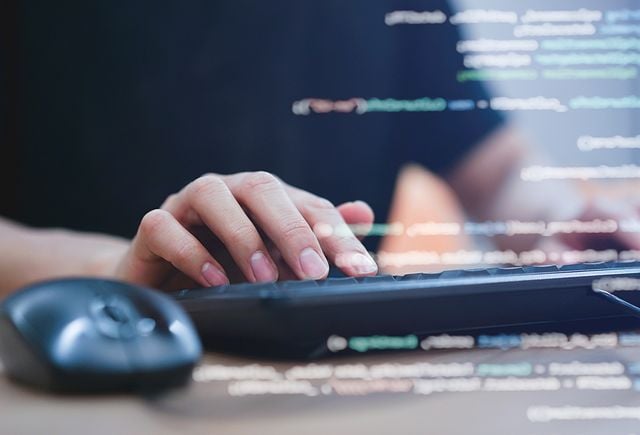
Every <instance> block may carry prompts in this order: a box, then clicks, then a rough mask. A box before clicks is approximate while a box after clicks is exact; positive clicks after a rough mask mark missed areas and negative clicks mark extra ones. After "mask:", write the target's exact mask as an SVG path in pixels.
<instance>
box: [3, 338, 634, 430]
mask: <svg viewBox="0 0 640 435" xmlns="http://www.w3.org/2000/svg"><path fill="white" fill-rule="evenodd" d="M613 335H614V337H616V338H617V336H616V335H615V334H613ZM638 337H640V336H638ZM604 338H605V340H602V339H600V340H599V341H598V342H599V343H600V344H602V345H597V346H596V347H595V348H594V349H586V348H584V346H583V345H584V344H585V342H584V341H582V342H580V341H578V342H577V343H578V346H575V347H576V348H574V349H573V350H566V349H544V348H537V349H532V348H530V349H526V350H523V349H521V348H512V349H509V350H501V349H473V350H463V351H451V350H448V351H440V350H438V351H422V350H418V351H413V352H404V353H395V354H368V355H355V356H346V357H334V358H331V359H328V360H321V361H318V362H316V365H315V366H311V369H312V370H311V369H310V367H309V366H306V369H307V372H306V373H303V372H301V370H302V366H303V365H304V364H300V363H283V362H269V361H262V360H260V361H259V360H255V359H246V358H238V357H231V356H228V355H221V354H208V355H206V356H205V358H204V359H203V361H202V363H201V365H200V366H199V368H198V369H197V371H196V372H194V375H195V377H196V378H198V379H199V381H197V382H195V381H194V382H192V383H191V384H190V385H189V386H188V387H186V388H184V389H182V390H176V391H173V392H171V393H168V394H165V395H163V396H161V397H149V398H141V397H132V396H126V395H113V396H106V397H105V396H93V397H86V396H52V395H48V394H42V393H39V392H36V391H32V390H28V389H24V388H22V387H19V386H16V385H14V384H12V383H10V382H9V381H7V380H6V379H5V378H4V377H0V414H1V415H2V422H1V423H0V432H1V433H3V434H18V433H20V434H23V433H56V434H58V433H59V434H75V433H78V434H80V433H97V434H103V433H104V434H109V435H113V434H129V433H132V434H137V433H141V434H142V433H153V434H168V433H183V434H184V433H194V434H196V433H197V434H200V433H219V434H271V433H274V434H279V435H288V434H323V435H326V434H341V433H348V434H360V433H363V434H364V433H367V434H378V433H380V434H470V433H474V434H475V433H479V434H503V433H504V434H516V433H517V434H556V433H557V434H572V433H580V434H618V433H619V434H633V433H640V392H639V391H638V389H640V383H639V382H638V379H640V375H639V374H638V373H640V365H639V364H636V362H640V344H638V345H635V344H634V345H629V344H628V343H629V341H628V340H627V344H625V345H619V344H618V345H617V346H616V347H613V348H611V347H609V346H610V341H609V344H607V337H604ZM609 338H611V337H610V336H609ZM580 343H581V344H580ZM587 345H588V343H587ZM575 361H581V364H576V363H575ZM572 362H573V363H572ZM385 364H387V365H385ZM388 364H396V365H395V366H390V365H388ZM571 364H573V365H571ZM247 365H252V366H251V367H250V368H249V369H247V368H246V366H247ZM293 366H297V367H298V368H297V371H296V372H293V371H290V372H289V375H290V377H292V378H295V377H297V378H298V379H305V378H306V379H308V378H309V377H316V379H315V380H311V381H304V380H303V382H302V383H301V384H300V385H307V386H308V385H311V386H313V388H314V391H315V393H317V395H315V396H309V395H306V394H303V393H300V391H303V390H304V388H303V389H302V390H301V389H300V385H297V384H295V383H293V384H292V385H291V386H289V387H287V388H289V389H290V390H291V389H294V390H295V389H296V388H297V389H298V392H299V393H298V394H276V395H274V394H271V395H256V394H248V393H249V392H250V390H253V392H254V393H255V392H256V391H258V390H260V389H261V388H262V389H263V390H264V389H265V388H271V389H272V390H273V389H280V392H281V393H282V388H283V385H284V384H283V382H285V381H284V379H285V376H284V375H285V374H286V373H287V370H289V369H291V368H292V367H293ZM231 367H245V368H244V369H242V370H238V369H235V371H234V370H232V369H230V368H231ZM469 367H471V368H470V369H469ZM243 370H244V371H243ZM323 370H324V371H325V372H323ZM326 370H331V374H330V377H331V379H327V378H326V374H327V372H326ZM363 370H364V371H363ZM469 370H471V371H470V372H469ZM249 371H253V373H252V374H250V373H249ZM569 372H573V373H574V375H569V374H568V373H569ZM269 373H271V374H269ZM363 373H368V375H371V376H373V377H374V378H375V379H377V383H376V382H374V381H373V380H371V379H370V380H368V381H366V380H364V381H363V380H362V379H359V378H361V377H362V376H361V375H362V374H363ZM464 373H468V374H470V375H469V376H461V375H462V374H464ZM563 373H564V374H563ZM576 373H581V375H580V376H575V374H576ZM249 375H250V376H249ZM232 378H235V380H234V379H232ZM251 378H261V379H262V381H259V382H257V383H256V382H253V384H251V381H249V380H248V379H251ZM394 378H395V381H394ZM214 379H218V380H214ZM269 379H271V380H269ZM274 379H276V381H274ZM277 379H280V380H277ZM536 379H537V381H536ZM354 381H356V382H354ZM340 382H342V383H340ZM268 385H270V387H268ZM322 385H325V386H324V387H322ZM327 385H332V386H333V387H332V388H331V389H329V387H328V386H327ZM366 389H368V390H369V391H372V390H376V389H377V390H381V389H382V390H384V389H387V390H395V392H386V393H380V392H379V393H371V394H363V395H357V394H359V393H360V394H361V393H364V392H365V391H364V390H366ZM438 389H440V390H449V391H448V392H438V391H437V390H438ZM513 389H515V390H521V391H506V390H513ZM528 389H534V390H535V389H538V390H539V389H546V390H547V391H522V390H528ZM338 390H340V393H341V394H343V395H342V396H341V395H339V394H337V391H338ZM429 390H436V391H433V392H431V393H430V394H427V393H428V392H429ZM460 390H469V391H466V392H463V391H460ZM230 391H234V394H236V395H237V394H241V395H240V396H231V395H230V394H229V392H230ZM263 392H264V391H263ZM310 392H312V390H308V391H307V393H310ZM242 394H244V395H242ZM354 394H356V395H354ZM567 406H572V407H574V408H573V409H570V408H566V407H567ZM616 406H618V408H615V407H616ZM540 407H547V408H540ZM575 407H579V408H575ZM554 409H555V411H553V410H554ZM594 416H595V417H597V418H593V417H594ZM545 418H547V419H548V418H550V419H551V420H549V421H545ZM558 418H564V419H567V418H568V419H567V420H558Z"/></svg>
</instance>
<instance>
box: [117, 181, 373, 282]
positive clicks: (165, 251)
mask: <svg viewBox="0 0 640 435" xmlns="http://www.w3.org/2000/svg"><path fill="white" fill-rule="evenodd" d="M372 222H373V212H372V211H371V208H370V207H369V206H368V205H367V204H365V203H364V202H361V201H357V202H350V203H345V204H342V205H341V206H339V207H334V206H333V204H331V203H330V202H329V201H327V200H326V199H323V198H320V197H318V196H315V195H313V194H311V193H309V192H306V191H303V190H300V189H297V188H294V187H292V186H288V185H287V184H285V183H284V182H282V181H281V180H279V179H278V178H276V177H275V176H273V175H271V174H269V173H266V172H246V173H239V174H234V175H216V174H207V175H204V176H202V177H200V178H198V179H196V180H195V181H193V182H191V183H190V184H188V185H187V186H186V187H184V188H183V189H182V190H181V191H180V192H178V193H176V194H174V195H171V196H170V197H169V198H167V200H166V201H165V202H164V204H163V205H162V206H161V207H160V209H157V210H152V211H150V212H149V213H147V214H146V215H145V216H144V217H143V219H142V221H141V222H140V226H139V229H138V232H137V234H136V236H135V238H134V239H133V241H132V242H131V244H130V246H129V249H128V250H127V252H126V253H125V254H124V256H123V257H122V258H121V259H120V260H119V262H118V264H117V266H116V268H115V275H116V277H117V278H119V279H122V280H125V281H130V282H134V283H138V284H142V285H147V286H150V287H154V288H159V289H165V290H170V289H178V288H185V287H194V286H196V287H197V286H205V287H208V286H215V285H222V284H226V283H229V281H230V280H231V281H236V280H246V281H250V282H263V281H275V280H277V279H279V278H280V279H293V278H299V279H320V278H325V277H326V276H327V273H328V271H329V264H328V261H327V259H328V260H329V261H331V262H333V263H334V264H336V265H337V266H338V267H340V269H341V270H342V271H343V272H344V273H345V274H347V275H350V276H362V275H373V274H375V273H376V272H377V266H376V264H375V262H374V261H373V259H372V258H371V257H370V256H369V254H368V252H367V250H366V249H365V248H364V246H363V245H362V244H361V243H360V241H359V240H358V239H357V238H356V237H355V236H354V235H353V233H352V232H351V231H350V230H349V229H348V226H347V224H365V225H366V224H371V223H372ZM314 230H315V232H314Z"/></svg>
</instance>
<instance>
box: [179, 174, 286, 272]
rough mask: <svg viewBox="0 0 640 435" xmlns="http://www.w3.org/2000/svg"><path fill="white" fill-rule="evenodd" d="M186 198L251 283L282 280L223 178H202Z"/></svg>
mask: <svg viewBox="0 0 640 435" xmlns="http://www.w3.org/2000/svg"><path fill="white" fill-rule="evenodd" d="M186 198H187V200H188V202H189V204H190V205H191V208H193V210H194V211H195V212H196V213H197V214H198V216H199V217H200V219H202V221H203V222H204V224H205V225H206V226H207V227H208V228H209V229H210V230H211V231H212V232H213V233H214V234H215V235H216V236H217V237H218V238H219V239H220V241H221V242H222V243H223V244H224V246H225V247H226V249H227V250H228V251H229V253H230V254H231V256H232V257H233V260H234V261H235V262H236V264H237V265H238V267H239V269H240V270H241V271H242V273H243V274H244V276H245V277H246V278H247V279H248V280H249V281H251V282H264V281H275V280H277V279H278V269H277V268H276V266H275V264H274V263H273V260H272V259H271V258H270V256H269V252H268V250H267V249H266V247H265V245H264V243H263V241H262V238H261V237H260V234H259V233H258V230H257V229H256V227H255V226H254V225H253V222H251V220H250V219H249V217H248V216H247V215H246V213H245V211H244V210H243V209H242V207H241V206H240V204H238V201H236V199H235V198H234V196H233V194H232V193H231V191H230V190H229V188H228V187H227V185H226V184H225V182H224V180H223V179H222V178H221V177H218V176H214V175H206V176H203V177H200V178H199V179H198V180H196V181H194V182H193V183H191V184H190V185H189V188H188V189H187V190H186Z"/></svg>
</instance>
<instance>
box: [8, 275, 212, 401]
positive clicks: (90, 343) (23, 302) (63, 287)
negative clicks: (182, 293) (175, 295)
mask: <svg viewBox="0 0 640 435" xmlns="http://www.w3.org/2000/svg"><path fill="white" fill-rule="evenodd" d="M201 354H202V346H201V344H200V340H199V338H198V335H197V333H196V330H195V328H194V326H193V324H192V322H191V319H190V318H189V317H188V315H187V314H186V313H185V312H184V311H183V310H182V308H181V307H180V306H179V305H178V304H177V303H176V302H174V301H173V300H172V299H171V298H169V297H168V296H166V295H164V294H161V293H160V292H158V291H154V290H151V289H147V288H142V287H137V286H134V285H131V284H125V283H122V282H117V281H110V280H104V279H93V278H72V279H61V280H54V281H47V282H43V283H39V284H35V285H32V286H29V287H27V288H24V289H22V290H20V291H18V292H16V293H14V294H12V295H11V296H9V297H8V298H7V299H6V300H5V301H3V303H2V304H1V305H0V359H1V360H2V363H3V366H4V370H5V372H6V373H7V375H8V376H9V377H10V378H11V379H13V380H15V381H18V382H20V383H24V384H28V385H31V386H35V387H38V388H42V389H47V390H52V391H59V392H103V391H131V390H157V389H163V388H166V387H171V386H177V385H182V384H184V383H185V382H187V381H188V380H189V379H190V378H191V372H192V369H193V367H194V365H195V364H196V363H197V361H198V360H199V359H200V356H201Z"/></svg>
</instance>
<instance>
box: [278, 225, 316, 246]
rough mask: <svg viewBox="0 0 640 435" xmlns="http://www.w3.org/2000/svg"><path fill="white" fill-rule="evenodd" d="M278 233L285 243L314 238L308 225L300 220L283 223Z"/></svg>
mask: <svg viewBox="0 0 640 435" xmlns="http://www.w3.org/2000/svg"><path fill="white" fill-rule="evenodd" d="M280 231H281V233H282V236H283V237H284V239H285V240H286V241H292V240H293V241H297V240H299V241H304V240H306V239H309V238H310V237H315V236H313V233H312V232H311V229H310V228H309V225H307V224H306V223H305V222H304V221H301V220H292V221H289V222H283V223H282V226H281V230H280Z"/></svg>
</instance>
